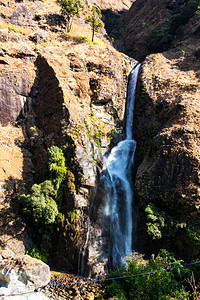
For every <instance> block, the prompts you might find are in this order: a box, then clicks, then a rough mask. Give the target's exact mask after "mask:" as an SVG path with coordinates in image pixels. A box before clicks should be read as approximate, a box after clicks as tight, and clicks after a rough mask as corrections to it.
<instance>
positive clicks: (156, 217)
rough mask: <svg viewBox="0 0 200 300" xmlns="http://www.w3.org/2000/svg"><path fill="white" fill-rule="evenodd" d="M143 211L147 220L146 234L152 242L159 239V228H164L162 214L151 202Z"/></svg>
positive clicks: (160, 234)
mask: <svg viewBox="0 0 200 300" xmlns="http://www.w3.org/2000/svg"><path fill="white" fill-rule="evenodd" d="M144 211H145V214H146V218H147V223H146V226H147V233H148V234H149V235H150V236H151V238H152V239H153V240H158V239H161V237H162V233H161V228H162V227H164V226H165V219H164V215H163V213H162V212H161V211H160V210H159V209H158V208H157V207H156V206H155V205H154V204H153V203H151V202H150V203H149V204H148V205H147V207H146V208H145V210H144Z"/></svg>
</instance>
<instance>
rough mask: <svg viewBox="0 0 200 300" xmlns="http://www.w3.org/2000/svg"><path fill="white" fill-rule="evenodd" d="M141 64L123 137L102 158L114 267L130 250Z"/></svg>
mask: <svg viewBox="0 0 200 300" xmlns="http://www.w3.org/2000/svg"><path fill="white" fill-rule="evenodd" d="M139 68H140V64H138V65H137V66H136V67H135V68H134V69H133V70H132V72H131V75H130V79H129V85H128V97H127V104H126V139H125V140H123V141H121V142H119V143H118V144H117V146H116V147H114V148H113V149H112V151H111V153H110V154H109V156H108V157H107V158H106V159H105V168H104V169H105V171H107V172H104V175H103V176H105V178H104V180H105V189H106V192H107V194H106V199H105V209H104V213H105V215H106V216H108V217H109V218H110V235H111V239H112V264H113V266H114V267H117V266H119V265H121V264H122V259H123V258H124V257H126V256H129V255H130V254H131V252H132V244H133V239H132V235H133V230H134V229H135V228H136V222H134V220H133V213H134V212H133V192H132V175H131V174H132V167H133V163H134V154H135V149H136V141H134V140H133V139H132V131H133V112H134V102H135V89H136V83H137V77H138V72H139Z"/></svg>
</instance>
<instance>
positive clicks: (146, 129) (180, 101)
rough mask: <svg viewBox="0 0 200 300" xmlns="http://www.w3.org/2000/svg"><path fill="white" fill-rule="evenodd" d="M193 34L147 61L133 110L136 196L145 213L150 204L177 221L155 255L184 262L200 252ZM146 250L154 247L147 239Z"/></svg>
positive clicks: (195, 39) (196, 65)
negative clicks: (169, 254)
mask: <svg viewBox="0 0 200 300" xmlns="http://www.w3.org/2000/svg"><path fill="white" fill-rule="evenodd" d="M195 32H196V33H195V34H194V36H193V37H191V35H190V37H189V39H185V40H184V41H182V43H181V49H180V47H179V46H180V45H179V46H178V47H176V48H173V49H172V50H170V51H168V52H164V53H162V54H151V55H149V56H147V58H146V59H145V61H144V62H143V64H142V68H141V72H140V77H139V78H140V82H139V86H138V93H137V98H136V107H135V127H136V130H135V136H136V138H137V142H138V151H137V152H138V160H137V164H138V171H137V174H136V180H135V192H136V197H137V199H138V201H139V204H140V206H141V207H142V208H143V209H144V208H145V207H146V206H147V204H148V203H149V202H152V203H154V204H155V205H156V206H157V207H158V208H159V209H160V210H161V211H164V212H165V213H167V214H168V215H169V216H171V217H172V219H173V222H174V227H173V226H172V227H171V229H169V228H168V229H167V230H166V232H165V234H164V236H163V240H162V241H160V243H159V242H158V243H157V244H156V243H154V249H153V248H151V251H155V248H156V247H159V248H160V247H168V248H169V249H171V250H173V251H174V252H175V253H177V254H178V255H179V256H182V257H185V258H186V259H189V258H190V259H192V258H194V257H196V256H197V255H198V253H199V250H198V249H199V246H198V242H197V243H196V241H195V236H194V234H193V236H192V234H191V232H192V231H193V230H194V231H195V232H197V233H196V236H198V234H199V229H200V223H199V220H200V219H199V213H200V211H199V191H200V177H199V163H200V161H199V159H200V156H199V153H200V144H199V140H198V136H199V118H200V111H199V99H200V97H199V96H200V94H199V62H198V60H197V59H196V55H197V52H198V51H197V49H199V40H198V30H196V31H195ZM172 219H171V220H172ZM145 222H146V223H147V220H145V219H143V224H144V223H145ZM175 227H176V230H175ZM181 227H184V229H183V230H182V231H181V229H180V228H181ZM163 230H164V231H165V229H163ZM141 231H142V230H141ZM144 231H145V230H144ZM170 231H171V233H170ZM189 232H190V233H189ZM140 233H141V232H140ZM141 234H142V233H141ZM170 234H171V235H170ZM143 237H144V236H143ZM170 239H171V241H170ZM197 240H198V238H197ZM140 241H141V243H142V239H141V240H140ZM143 247H144V248H143V249H145V248H146V249H148V248H150V247H151V246H150V245H148V237H147V236H146V241H145V242H144V243H143Z"/></svg>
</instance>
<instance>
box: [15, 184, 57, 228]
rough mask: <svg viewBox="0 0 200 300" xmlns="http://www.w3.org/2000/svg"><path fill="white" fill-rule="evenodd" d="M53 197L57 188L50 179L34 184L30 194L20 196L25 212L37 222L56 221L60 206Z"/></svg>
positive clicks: (48, 222)
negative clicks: (58, 206)
mask: <svg viewBox="0 0 200 300" xmlns="http://www.w3.org/2000/svg"><path fill="white" fill-rule="evenodd" d="M53 197H55V190H54V187H53V185H52V183H51V181H50V180H46V181H44V182H42V183H40V184H34V185H33V186H32V188H31V193H30V194H28V195H24V194H23V195H21V196H20V197H19V202H20V204H21V207H22V212H23V214H24V215H25V216H26V217H27V218H28V219H29V220H31V221H33V222H35V223H41V224H45V225H46V224H51V223H54V221H55V218H56V216H57V215H58V208H57V204H56V202H55V200H54V199H53Z"/></svg>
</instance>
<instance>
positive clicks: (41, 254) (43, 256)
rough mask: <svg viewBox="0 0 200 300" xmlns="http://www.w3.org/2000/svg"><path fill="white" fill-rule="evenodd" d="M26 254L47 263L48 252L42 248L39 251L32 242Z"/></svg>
mask: <svg viewBox="0 0 200 300" xmlns="http://www.w3.org/2000/svg"><path fill="white" fill-rule="evenodd" d="M26 254H28V255H30V256H31V257H33V258H37V259H39V260H42V261H43V262H44V263H48V256H49V255H48V253H47V252H46V251H44V250H42V251H40V250H39V249H38V248H37V246H36V245H35V244H34V243H30V247H29V248H28V250H27V251H26Z"/></svg>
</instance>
